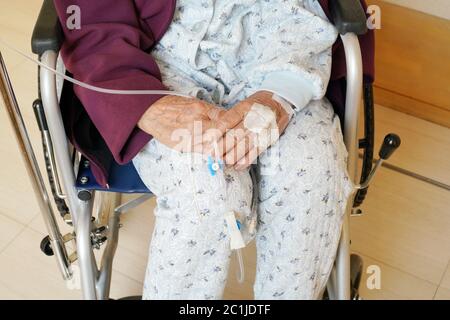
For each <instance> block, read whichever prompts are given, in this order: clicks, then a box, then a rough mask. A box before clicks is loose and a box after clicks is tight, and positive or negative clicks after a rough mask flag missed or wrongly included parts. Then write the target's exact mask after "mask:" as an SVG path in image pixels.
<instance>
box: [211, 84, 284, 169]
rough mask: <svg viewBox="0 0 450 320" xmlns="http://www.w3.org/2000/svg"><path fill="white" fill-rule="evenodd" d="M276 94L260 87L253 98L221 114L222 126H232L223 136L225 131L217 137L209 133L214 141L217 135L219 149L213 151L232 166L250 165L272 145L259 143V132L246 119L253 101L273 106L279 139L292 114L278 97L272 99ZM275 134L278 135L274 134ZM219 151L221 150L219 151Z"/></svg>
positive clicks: (244, 167) (219, 119)
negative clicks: (248, 125) (253, 130)
mask: <svg viewBox="0 0 450 320" xmlns="http://www.w3.org/2000/svg"><path fill="white" fill-rule="evenodd" d="M272 96H273V94H272V93H270V92H267V91H259V92H257V93H255V94H254V95H252V96H250V97H249V98H247V99H245V100H243V101H241V102H239V103H238V104H236V105H235V106H234V107H233V108H232V109H230V110H228V111H226V112H224V113H221V114H219V115H218V117H219V118H218V123H219V124H220V128H227V129H230V128H231V129H232V130H229V131H227V132H226V134H225V135H223V136H221V135H220V134H221V131H218V132H217V135H216V136H214V137H208V138H207V139H206V140H207V141H210V140H213V139H217V149H218V151H216V152H214V151H213V154H214V155H215V156H216V157H218V158H222V159H223V160H224V161H225V163H226V164H227V165H228V166H233V167H234V168H235V169H236V170H244V169H246V168H248V167H249V166H250V165H251V164H252V163H253V162H254V161H255V160H256V159H257V158H258V156H259V155H260V154H261V153H263V152H264V151H265V150H267V149H268V148H269V147H270V144H269V145H265V146H261V144H260V143H258V135H257V134H256V133H254V132H251V131H250V130H248V129H247V128H246V127H245V125H244V121H245V118H246V116H247V114H248V113H249V112H250V110H251V108H252V106H253V104H255V103H258V104H262V105H264V106H267V107H270V108H271V109H272V111H273V112H274V113H275V116H276V124H277V127H278V130H277V132H272V134H273V135H272V138H275V139H272V144H273V142H275V141H277V140H278V138H279V136H280V135H281V134H282V133H283V132H284V130H285V129H286V127H287V125H288V123H289V114H288V113H287V112H286V110H285V109H284V108H283V107H282V106H281V104H279V103H278V102H277V101H275V100H273V99H272ZM274 135H276V136H275V137H274ZM217 152H219V154H215V153H217Z"/></svg>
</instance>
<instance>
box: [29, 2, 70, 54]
mask: <svg viewBox="0 0 450 320" xmlns="http://www.w3.org/2000/svg"><path fill="white" fill-rule="evenodd" d="M63 39H64V36H63V31H62V28H61V24H60V23H59V19H58V15H57V13H56V9H55V5H54V4H53V0H44V2H43V4H42V7H41V11H40V12H39V16H38V19H37V21H36V25H35V26H34V30H33V36H32V38H31V50H32V51H33V53H35V54H37V55H39V56H41V55H42V54H43V53H44V52H45V51H48V50H51V51H55V52H58V51H59V49H60V48H61V44H62V42H63Z"/></svg>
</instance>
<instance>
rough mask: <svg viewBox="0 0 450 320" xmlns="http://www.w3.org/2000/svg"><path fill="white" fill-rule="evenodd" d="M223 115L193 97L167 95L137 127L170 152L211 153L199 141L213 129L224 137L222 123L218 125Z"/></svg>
mask: <svg viewBox="0 0 450 320" xmlns="http://www.w3.org/2000/svg"><path fill="white" fill-rule="evenodd" d="M224 112H225V111H224V110H222V109H219V108H218V107H216V106H214V105H211V104H209V103H207V102H204V101H201V100H198V99H196V98H184V97H178V96H170V95H169V96H165V97H163V98H161V99H159V100H158V101H156V102H155V103H154V104H153V105H152V106H151V107H150V108H149V109H148V110H147V111H146V112H145V114H144V115H143V116H142V117H141V119H140V121H139V123H138V127H139V128H140V129H141V130H143V131H145V132H147V133H148V134H150V135H152V136H153V137H154V138H155V139H157V140H158V141H159V142H161V143H163V144H165V145H166V146H168V147H169V148H171V149H174V150H177V151H179V152H197V153H205V152H209V151H210V150H211V148H210V146H209V145H208V144H204V143H203V141H202V139H203V136H204V135H205V132H206V131H208V130H210V129H214V132H216V133H217V134H218V135H219V136H222V135H224V134H225V131H226V129H227V128H226V127H225V126H224V124H225V123H224V122H220V123H218V122H217V120H218V119H219V118H220V117H221V115H222V113H224Z"/></svg>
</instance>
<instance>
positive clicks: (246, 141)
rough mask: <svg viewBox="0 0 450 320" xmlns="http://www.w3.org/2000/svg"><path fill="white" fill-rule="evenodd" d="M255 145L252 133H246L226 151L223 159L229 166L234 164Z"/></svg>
mask: <svg viewBox="0 0 450 320" xmlns="http://www.w3.org/2000/svg"><path fill="white" fill-rule="evenodd" d="M254 147H255V137H254V134H247V135H245V136H244V138H243V139H241V141H240V142H239V143H237V144H236V145H235V147H234V148H232V149H231V150H230V151H228V152H227V153H226V154H225V156H224V160H225V163H226V164H227V165H229V166H234V165H236V164H237V163H238V161H239V160H241V159H242V158H244V157H245V155H246V154H247V153H248V152H249V151H250V150H251V149H253V148H254Z"/></svg>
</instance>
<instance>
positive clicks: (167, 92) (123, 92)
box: [0, 38, 192, 98]
mask: <svg viewBox="0 0 450 320" xmlns="http://www.w3.org/2000/svg"><path fill="white" fill-rule="evenodd" d="M0 43H1V44H3V45H4V46H5V47H7V48H8V49H10V50H12V51H14V52H15V53H17V54H18V55H20V56H22V57H24V58H25V59H27V60H29V61H31V62H34V63H35V64H37V65H38V66H40V67H41V68H44V69H46V70H48V71H50V72H52V73H54V74H55V75H57V76H59V77H61V78H63V79H64V80H67V81H69V82H71V83H73V84H75V85H77V86H80V87H82V88H85V89H88V90H91V91H96V92H100V93H106V94H114V95H172V96H179V97H185V98H192V96H190V95H187V94H184V93H181V92H176V91H170V90H114V89H106V88H101V87H97V86H93V85H90V84H88V83H85V82H82V81H79V80H76V79H74V78H72V77H69V76H67V75H65V74H64V73H62V72H59V71H58V70H56V69H53V68H51V67H49V66H48V65H46V64H45V63H42V62H41V61H39V60H37V59H35V58H33V57H31V56H29V55H27V54H26V53H24V52H22V51H21V50H19V49H17V48H15V47H14V46H12V45H10V44H8V43H7V42H6V41H4V40H3V39H2V38H0Z"/></svg>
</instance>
